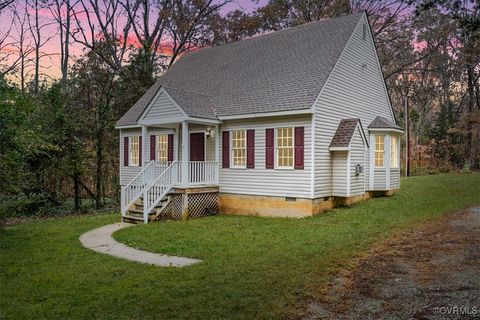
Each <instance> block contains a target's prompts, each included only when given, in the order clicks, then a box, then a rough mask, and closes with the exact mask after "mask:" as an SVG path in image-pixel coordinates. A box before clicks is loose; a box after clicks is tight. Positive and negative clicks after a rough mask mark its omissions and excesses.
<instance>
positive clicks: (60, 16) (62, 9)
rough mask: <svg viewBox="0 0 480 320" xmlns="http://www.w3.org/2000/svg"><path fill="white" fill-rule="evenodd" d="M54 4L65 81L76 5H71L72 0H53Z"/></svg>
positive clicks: (52, 9) (52, 7) (51, 10)
mask: <svg viewBox="0 0 480 320" xmlns="http://www.w3.org/2000/svg"><path fill="white" fill-rule="evenodd" d="M52 4H53V5H52V6H50V7H49V8H50V12H51V13H52V16H53V17H54V19H55V21H56V22H57V24H58V30H59V44H60V70H61V72H62V79H61V81H62V82H65V81H66V79H67V76H68V63H69V59H70V33H71V20H72V16H73V7H74V6H72V5H71V0H53V2H52Z"/></svg>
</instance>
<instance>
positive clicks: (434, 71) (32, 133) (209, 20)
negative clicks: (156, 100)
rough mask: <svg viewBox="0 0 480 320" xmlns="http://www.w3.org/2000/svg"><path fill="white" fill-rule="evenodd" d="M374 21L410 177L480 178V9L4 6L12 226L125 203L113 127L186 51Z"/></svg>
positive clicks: (2, 111) (455, 4) (408, 2)
mask: <svg viewBox="0 0 480 320" xmlns="http://www.w3.org/2000/svg"><path fill="white" fill-rule="evenodd" d="M362 10H366V12H367V14H368V17H369V20H370V23H371V26H372V32H373V34H374V37H375V41H376V46H377V51H378V55H379V59H380V63H381V65H382V68H383V73H384V76H385V80H386V84H387V89H388V91H389V94H390V97H391V100H392V105H393V108H394V111H395V116H396V119H397V123H398V124H399V125H401V126H404V125H405V120H406V118H407V116H408V119H409V124H410V126H409V132H410V159H411V160H410V162H411V172H412V173H413V174H423V173H436V172H444V171H465V172H468V171H471V170H478V169H479V168H480V88H479V77H480V66H479V62H480V61H479V60H480V42H479V41H480V11H479V10H480V3H479V1H463V0H422V1H420V0H418V1H415V0H388V1H380V0H350V1H347V0H340V1H306V0H300V1H291V0H270V1H269V2H267V3H266V4H259V5H257V6H256V9H255V10H254V11H253V12H250V11H246V10H243V9H241V8H240V7H239V6H238V4H237V3H236V2H235V3H233V2H230V1H229V0H222V1H209V0H187V1H185V0H178V1H177V0H156V1H151V0H150V1H149V0H120V1H117V0H102V1H97V0H22V1H12V0H0V21H2V23H1V24H0V175H1V176H0V215H1V216H2V217H6V216H11V215H15V214H25V213H27V214H28V213H29V214H35V213H46V212H64V213H68V212H70V211H72V210H74V211H82V210H86V209H85V208H86V205H88V206H90V207H95V208H97V209H100V208H102V207H104V206H106V205H111V204H115V203H116V200H117V199H118V194H119V183H118V164H119V154H118V139H119V138H118V133H117V131H116V130H115V128H114V127H115V123H116V121H117V120H118V119H119V117H120V116H121V115H122V114H123V113H125V112H126V111H127V110H128V109H129V108H130V107H131V106H132V105H133V104H134V103H135V101H136V100H137V99H138V98H139V97H140V96H141V95H142V94H143V93H144V92H145V91H146V90H147V89H148V88H149V87H150V86H151V85H152V84H153V82H154V81H155V79H156V78H157V77H158V76H160V75H161V74H162V73H163V72H165V70H167V69H168V68H169V67H170V66H171V65H172V64H173V63H174V62H175V61H176V60H177V59H178V58H180V57H181V56H182V55H183V54H185V53H186V52H188V51H192V50H197V49H199V48H201V47H205V46H214V45H221V44H224V43H228V42H232V41H238V40H241V39H244V38H246V37H250V36H254V35H256V34H261V33H265V32H271V31H276V30H281V29H285V28H289V27H294V26H297V25H301V24H304V23H308V22H312V21H317V20H321V19H325V18H329V17H334V16H337V15H340V14H347V13H352V12H357V11H362ZM52 48H53V50H52ZM319 59H321V57H319ZM53 69H58V70H56V71H58V72H54V71H55V70H53ZM405 99H408V108H405ZM406 110H407V112H405V111H406ZM402 143H403V144H404V145H403V146H402V150H405V141H403V142H402ZM403 160H405V157H404V156H403V157H402V161H403ZM402 165H403V166H404V165H405V164H404V163H403V164H402Z"/></svg>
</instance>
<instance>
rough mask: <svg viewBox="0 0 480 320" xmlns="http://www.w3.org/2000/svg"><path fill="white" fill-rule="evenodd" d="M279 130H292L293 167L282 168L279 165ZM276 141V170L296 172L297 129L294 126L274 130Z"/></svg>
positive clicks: (274, 154)
mask: <svg viewBox="0 0 480 320" xmlns="http://www.w3.org/2000/svg"><path fill="white" fill-rule="evenodd" d="M279 129H290V130H291V134H292V136H291V137H292V145H291V147H290V148H291V150H292V165H291V166H280V165H279V162H278V161H279V156H278V150H279V147H278V131H279ZM274 130H275V131H274V137H273V138H274V140H275V143H274V146H275V152H274V153H273V156H274V169H278V170H295V127H294V126H281V127H275V128H274ZM280 148H284V149H287V148H288V147H283V146H282V147H280Z"/></svg>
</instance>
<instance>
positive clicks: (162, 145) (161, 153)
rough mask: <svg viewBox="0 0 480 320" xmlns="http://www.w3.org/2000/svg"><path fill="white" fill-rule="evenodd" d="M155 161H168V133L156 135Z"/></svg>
mask: <svg viewBox="0 0 480 320" xmlns="http://www.w3.org/2000/svg"><path fill="white" fill-rule="evenodd" d="M157 161H168V134H159V135H157Z"/></svg>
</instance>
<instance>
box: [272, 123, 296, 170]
mask: <svg viewBox="0 0 480 320" xmlns="http://www.w3.org/2000/svg"><path fill="white" fill-rule="evenodd" d="M276 131H277V132H276V133H277V134H276V137H277V141H276V142H277V143H276V155H277V157H276V158H277V165H276V167H277V168H279V169H293V128H292V127H286V128H277V129H276Z"/></svg>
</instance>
